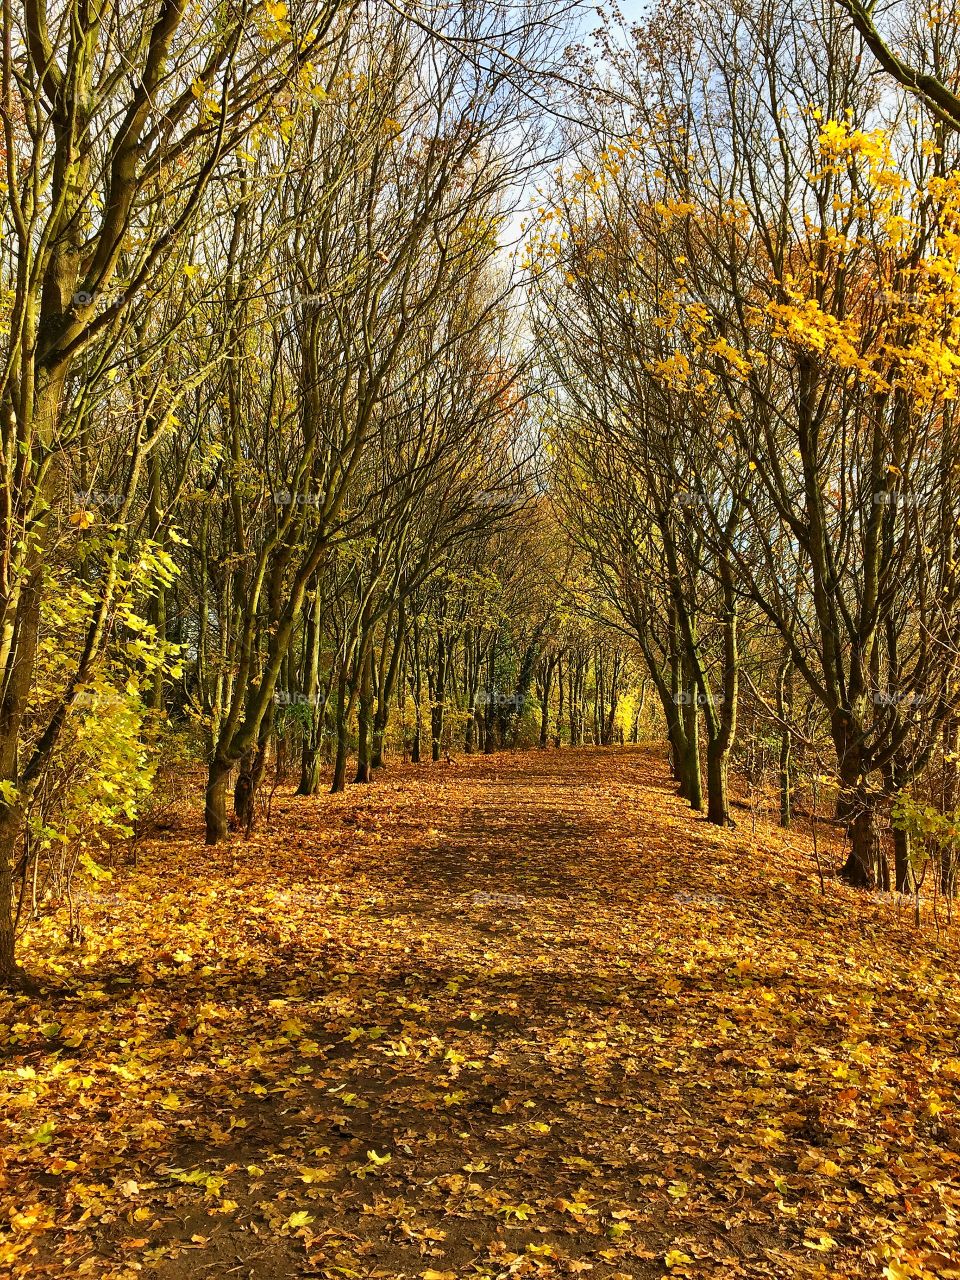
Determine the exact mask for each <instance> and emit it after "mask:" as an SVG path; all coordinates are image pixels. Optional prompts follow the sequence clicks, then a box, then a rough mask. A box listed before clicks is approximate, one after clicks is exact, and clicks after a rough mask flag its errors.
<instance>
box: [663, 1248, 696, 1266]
mask: <svg viewBox="0 0 960 1280" xmlns="http://www.w3.org/2000/svg"><path fill="white" fill-rule="evenodd" d="M663 1260H664V1262H665V1263H666V1265H667V1266H668V1267H670V1268H671V1269H672V1268H673V1267H686V1266H688V1265H689V1264H690V1263H691V1262H692V1261H693V1259H692V1258H691V1257H690V1255H689V1253H684V1252H683V1250H682V1249H671V1250H670V1251H669V1252H668V1253H665V1254H664V1255H663Z"/></svg>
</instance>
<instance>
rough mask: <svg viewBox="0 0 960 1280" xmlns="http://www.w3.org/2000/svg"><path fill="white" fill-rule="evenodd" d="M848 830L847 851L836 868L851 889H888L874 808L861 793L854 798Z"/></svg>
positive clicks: (886, 872)
mask: <svg viewBox="0 0 960 1280" xmlns="http://www.w3.org/2000/svg"><path fill="white" fill-rule="evenodd" d="M849 830H850V853H849V855H848V857H847V860H846V862H845V863H844V865H843V868H842V870H841V872H840V874H841V876H842V877H843V879H844V880H846V881H847V883H848V884H850V885H852V886H853V888H855V889H889V888H890V873H889V869H888V867H887V860H886V858H885V857H884V856H883V848H882V845H881V842H880V832H879V830H878V826H877V812H876V808H875V806H874V805H873V804H872V803H870V802H869V801H868V800H866V799H865V798H864V797H863V796H862V795H861V796H859V797H858V798H857V801H856V802H855V805H854V810H853V815H852V819H851V822H850V828H849Z"/></svg>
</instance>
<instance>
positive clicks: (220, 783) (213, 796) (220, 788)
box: [203, 756, 233, 844]
mask: <svg viewBox="0 0 960 1280" xmlns="http://www.w3.org/2000/svg"><path fill="white" fill-rule="evenodd" d="M232 768H233V766H232V764H231V763H230V762H229V761H227V760H224V759H223V758H222V757H220V756H214V758H213V759H212V760H211V761H210V766H209V769H208V770H207V791H206V797H205V802H204V810H203V812H204V821H205V823H206V841H207V844H219V843H220V841H221V840H226V838H227V830H228V828H227V782H228V781H229V778H230V770H231V769H232Z"/></svg>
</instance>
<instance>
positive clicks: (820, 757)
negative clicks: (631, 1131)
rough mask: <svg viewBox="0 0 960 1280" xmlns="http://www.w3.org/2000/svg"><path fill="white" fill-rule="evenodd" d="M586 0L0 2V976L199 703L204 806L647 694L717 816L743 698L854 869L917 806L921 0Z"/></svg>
mask: <svg viewBox="0 0 960 1280" xmlns="http://www.w3.org/2000/svg"><path fill="white" fill-rule="evenodd" d="M577 7H578V6H577V5H576V4H575V3H567V2H566V0H509V2H507V3H496V4H475V3H471V2H470V0H455V2H454V3H451V4H448V5H445V6H443V7H441V8H438V7H437V6H419V5H405V6H400V5H396V6H395V5H393V4H383V3H374V2H373V0H289V2H285V0H237V2H236V3H232V4H230V5H227V6H222V5H219V4H218V5H213V6H211V7H210V8H209V9H208V8H206V7H205V5H204V4H203V3H199V2H197V3H195V2H194V0H149V3H148V4H146V5H143V4H139V3H138V4H133V3H132V0H106V2H105V3H102V4H99V5H97V6H92V7H91V6H89V5H88V4H86V3H84V2H83V0H24V3H23V4H21V5H20V6H19V7H18V8H17V9H16V11H14V10H13V9H12V8H11V7H9V6H7V7H5V8H4V10H3V28H4V37H5V38H4V42H3V50H2V55H0V72H2V86H0V120H2V125H3V134H2V142H0V151H2V155H0V160H2V168H3V202H2V219H3V238H2V245H0V340H2V346H0V357H2V358H0V432H2V446H3V453H2V458H0V981H12V980H16V978H17V976H18V969H17V965H16V960H15V938H16V936H17V932H18V927H19V925H20V924H22V921H23V913H24V902H25V901H27V900H29V899H31V898H32V901H33V903H34V904H36V903H37V902H38V901H39V900H41V899H42V897H43V894H44V892H45V887H46V888H50V887H51V886H52V889H53V891H54V892H56V891H57V886H58V885H59V886H60V888H61V889H62V888H63V886H64V885H67V886H68V885H69V880H70V875H71V873H72V870H73V869H74V868H75V866H76V865H77V862H78V860H83V859H84V858H86V857H87V854H88V852H90V851H92V850H94V849H95V846H96V844H97V841H98V840H100V839H101V838H102V837H103V836H104V834H107V835H109V834H110V833H119V834H124V833H126V832H128V831H129V830H130V829H131V827H132V824H133V821H134V819H135V816H136V814H137V812H138V811H139V809H140V807H141V805H142V800H143V796H144V795H145V793H147V792H148V791H149V790H150V787H151V785H152V778H153V773H154V770H155V768H156V761H157V759H158V758H159V757H161V756H166V757H167V758H168V759H173V761H174V762H175V763H176V764H177V765H181V766H182V765H185V764H187V763H189V757H190V751H191V750H194V751H195V752H196V754H197V756H198V758H199V759H200V760H202V763H203V766H204V768H205V770H206V774H207V780H206V787H205V826H206V838H207V840H208V841H209V842H210V843H217V842H219V841H221V840H223V839H224V838H225V837H226V835H227V833H228V828H229V809H230V798H231V797H230V790H231V787H232V791H233V795H232V802H233V808H234V810H235V814H236V820H237V822H238V823H239V825H240V826H241V828H245V829H250V827H251V826H252V824H253V822H254V820H255V816H256V812H257V794H258V791H259V789H260V787H261V785H262V780H263V776H264V771H265V769H266V768H267V765H268V762H269V761H270V760H273V761H274V763H276V762H277V759H278V758H279V761H280V763H281V764H283V763H284V762H286V763H287V764H288V765H289V764H290V762H291V760H293V759H294V758H295V762H296V773H297V777H298V780H299V788H300V790H301V792H303V793H304V794H310V793H311V792H313V791H315V790H316V789H317V787H318V786H320V785H321V777H322V774H323V769H324V767H325V766H326V765H330V766H331V768H332V781H333V786H334V788H335V789H340V788H342V787H344V786H345V785H346V784H347V782H348V779H349V777H350V771H351V756H352V753H353V752H354V751H355V753H356V756H357V761H356V771H355V774H354V775H353V776H354V777H355V778H356V780H357V782H359V783H363V782H365V781H368V780H369V779H370V777H371V776H372V775H373V773H374V772H375V771H376V769H377V768H379V767H380V766H381V765H382V764H383V762H384V760H385V757H386V753H387V751H388V750H389V749H392V750H395V751H399V750H406V751H407V752H408V753H409V754H410V755H411V756H412V757H413V758H414V759H422V758H425V757H426V756H428V755H429V756H430V757H432V758H433V759H434V760H436V759H439V758H440V757H441V756H442V755H443V754H444V752H445V751H447V750H448V749H451V748H454V747H460V746H462V748H463V749H464V750H466V751H472V750H495V749H497V748H498V747H501V746H510V745H516V744H518V743H521V742H525V741H530V740H532V741H536V742H539V744H540V745H541V746H545V745H547V744H549V743H552V742H555V743H557V744H559V743H560V742H570V743H572V744H574V745H576V744H581V743H584V742H594V743H598V744H604V743H610V742H613V741H615V740H617V739H618V738H622V737H636V736H637V734H638V732H639V724H640V718H641V717H642V716H646V717H648V718H649V716H650V714H651V705H652V704H653V705H655V707H656V708H657V709H658V715H659V718H660V719H661V721H662V724H663V726H664V729H665V732H666V736H667V738H668V741H669V746H670V753H671V761H672V766H673V769H674V772H675V775H676V779H677V782H678V785H679V788H680V790H681V791H682V793H683V794H684V795H685V796H686V797H687V798H688V799H689V800H690V802H691V803H692V804H693V805H694V806H695V807H698V808H700V807H704V808H705V809H706V812H707V816H708V817H709V818H710V819H711V820H712V821H714V822H718V823H725V822H727V821H729V818H730V804H731V801H730V795H729V778H728V775H729V772H730V768H731V764H732V763H734V762H736V761H737V759H738V751H739V753H740V756H739V758H740V760H741V761H742V762H743V763H744V764H745V765H746V766H747V768H748V771H749V770H752V769H753V768H754V764H755V757H756V756H757V754H758V752H757V750H755V747H756V744H757V743H758V742H760V741H761V739H762V741H763V744H764V745H763V747H762V751H760V755H762V756H763V758H764V759H766V758H767V756H766V752H767V744H768V743H773V744H774V750H775V755H776V760H777V768H776V772H777V775H778V777H779V787H780V811H781V816H782V819H783V821H785V822H786V821H789V819H790V814H791V807H792V795H793V787H794V760H795V758H796V757H797V756H798V754H799V755H801V756H802V757H803V758H804V760H805V762H806V764H805V767H808V766H809V765H810V762H811V761H816V762H817V768H820V769H822V770H824V771H829V772H831V773H834V774H835V775H836V780H837V790H838V809H839V815H840V817H841V818H842V820H843V821H844V822H846V823H847V824H848V826H849V829H850V833H851V848H852V852H851V856H850V859H849V861H848V865H847V868H846V870H847V874H848V875H849V877H850V879H851V880H852V881H853V882H854V883H856V884H858V885H863V886H885V885H886V883H887V872H886V858H885V854H884V849H883V844H882V840H881V827H882V823H883V821H884V819H885V816H886V815H887V814H888V813H889V812H890V810H891V808H893V809H894V810H895V812H896V814H897V815H898V817H897V821H898V826H897V832H898V834H897V837H896V882H897V884H898V886H899V887H901V888H907V887H909V886H910V884H911V883H912V879H913V875H914V861H913V860H912V858H911V850H910V833H911V832H912V833H914V834H923V833H927V835H928V834H929V833H930V831H931V830H933V827H934V826H936V824H937V823H939V824H940V826H937V827H936V830H937V833H938V834H937V838H938V839H942V840H944V841H946V842H947V843H949V842H950V841H951V840H953V834H952V832H953V827H952V826H951V818H950V815H951V814H953V812H954V811H955V809H956V804H957V787H956V781H957V775H956V764H957V757H958V754H960V720H958V718H957V676H958V645H957V635H958V630H957V623H958V618H957V610H958V606H960V600H958V592H960V582H958V577H957V566H956V563H955V550H954V547H955V540H956V530H957V525H958V520H960V493H958V486H960V471H958V468H960V457H958V453H957V449H958V440H957V430H958V427H957V424H956V421H955V416H956V415H955V412H954V405H955V402H956V391H957V382H958V375H960V294H958V289H960V285H958V275H957V264H958V240H957V237H958V235H960V181H958V179H957V177H956V174H955V170H954V166H955V163H956V154H955V153H956V149H957V138H956V129H957V125H958V123H960V114H957V113H956V112H955V110H954V108H955V106H956V102H955V99H954V97H953V94H952V91H951V89H950V87H949V86H950V83H952V81H951V74H952V72H951V68H954V67H956V66H957V64H958V59H957V54H958V52H960V51H958V50H957V48H956V41H957V34H956V31H957V28H956V24H955V23H953V22H952V20H951V19H952V17H953V14H952V11H951V10H950V7H949V6H941V7H940V8H938V9H937V11H936V12H933V13H924V12H922V11H921V9H920V8H919V7H918V8H917V9H916V10H914V8H913V7H912V2H911V0H905V2H904V3H903V4H899V5H896V6H894V7H893V14H894V19H896V18H897V17H899V18H901V19H903V20H904V21H903V22H902V23H901V25H900V26H899V27H898V26H896V25H890V26H889V27H888V28H885V29H884V30H883V31H880V30H879V29H878V28H877V26H876V25H875V21H874V17H873V16H872V8H871V7H869V6H862V5H859V4H855V3H853V0H819V2H818V3H817V4H816V5H814V6H813V7H812V8H811V6H809V5H806V4H804V5H800V4H799V3H798V0H744V2H743V3H738V4H736V5H734V6H730V5H726V4H721V3H719V2H715V0H698V4H697V5H695V6H691V5H689V4H686V5H680V4H677V3H675V2H674V0H662V3H661V4H660V6H659V7H658V8H656V9H655V10H654V11H653V13H652V14H651V15H650V16H649V18H648V19H646V20H645V21H644V22H643V23H642V24H640V25H638V26H636V27H634V28H632V29H631V31H630V33H629V37H628V38H627V39H626V40H622V41H621V40H618V41H617V42H616V43H614V41H613V40H612V39H607V41H606V42H605V43H604V42H603V41H601V46H600V53H599V56H598V57H597V58H596V59H595V61H594V62H593V63H590V62H588V61H587V60H586V58H585V56H584V55H583V54H582V53H579V54H578V52H577V50H576V49H575V48H574V47H572V46H570V44H569V42H570V41H571V39H572V38H573V36H574V33H575V32H576V31H577V29H578V28H577ZM894 47H896V48H897V50H898V52H897V53H893V52H892V49H893V48H894ZM578 58H579V63H578ZM873 59H877V60H878V65H880V66H882V67H883V68H884V69H885V70H886V71H887V72H890V73H891V74H892V77H893V79H892V80H891V79H890V78H888V77H880V76H876V75H873V74H868V73H867V72H868V68H870V69H872V68H873V66H874V62H873ZM917 68H924V69H929V74H926V71H924V72H922V73H921V72H920V71H918V70H916V69H917ZM897 79H899V80H900V81H902V83H903V86H904V89H903V92H901V91H900V90H899V89H897V88H895V87H894V85H895V83H896V80H897ZM918 103H919V104H920V105H918ZM918 113H919V114H918ZM558 121H560V122H562V123H563V127H564V128H566V130H567V137H566V138H565V139H564V140H563V159H562V160H561V161H560V163H559V165H552V166H551V168H552V169H553V172H554V176H553V178H552V179H549V180H546V186H545V190H544V191H543V196H542V202H541V203H542V207H541V208H540V210H539V212H538V214H537V216H536V218H535V219H534V222H533V225H532V226H530V227H528V228H526V236H525V245H526V249H525V252H526V254H527V262H526V270H525V271H523V270H520V269H518V267H517V265H516V264H515V263H514V262H513V261H512V259H511V253H510V250H511V247H512V246H511V241H512V240H514V239H516V230H517V222H516V214H515V210H516V207H517V206H518V204H520V203H521V202H522V201H523V200H524V199H525V198H526V196H527V194H528V192H529V190H530V186H531V182H532V180H533V178H534V176H536V175H539V178H538V180H539V181H541V182H543V181H544V180H543V177H542V175H543V173H544V172H546V171H547V169H546V166H545V161H546V159H547V158H548V157H549V156H551V155H553V148H554V147H555V144H556V143H557V141H558V138H557V132H556V129H557V122H558ZM554 159H555V156H554ZM648 690H649V691H650V694H651V698H650V699H647V698H646V693H647V691H648ZM745 721H746V725H747V727H746V732H745V725H744V722H745ZM761 725H762V726H763V728H762V730H761V729H758V726H761ZM190 744H192V746H191V745H190ZM178 753H179V754H178ZM924 838H926V835H924ZM91 867H92V864H91ZM93 870H94V871H95V868H93Z"/></svg>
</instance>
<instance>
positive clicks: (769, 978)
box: [0, 748, 960, 1280]
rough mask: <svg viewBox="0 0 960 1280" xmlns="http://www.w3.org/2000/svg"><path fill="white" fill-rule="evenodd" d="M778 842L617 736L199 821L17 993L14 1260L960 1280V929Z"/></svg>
mask: <svg viewBox="0 0 960 1280" xmlns="http://www.w3.org/2000/svg"><path fill="white" fill-rule="evenodd" d="M752 826H753V822H752V818H751V814H750V812H749V811H748V810H747V809H746V808H743V809H738V826H737V827H735V828H725V829H718V828H711V827H710V825H709V824H708V823H706V822H705V821H704V820H703V819H702V818H697V817H695V816H693V815H691V814H690V811H689V809H688V807H687V806H686V804H685V803H684V802H683V801H681V800H679V799H678V798H677V796H676V795H675V790H674V787H673V786H672V784H670V783H669V781H668V779H667V774H666V770H665V767H664V765H663V762H662V761H661V759H660V758H659V755H658V754H656V753H651V752H648V751H645V750H639V749H626V750H616V751H612V752H611V751H606V750H603V749H590V748H587V749H583V750H579V751H568V750H560V751H554V750H550V751H546V752H526V753H507V754H503V755H499V756H494V757H490V756H486V757H472V758H469V759H466V758H464V759H462V760H461V761H460V762H459V763H457V764H454V765H450V766H444V765H438V766H434V767H433V768H432V769H427V770H426V771H423V770H418V769H416V768H415V767H404V766H398V767H397V768H396V770H391V771H389V772H388V773H387V774H385V775H381V776H380V777H379V779H378V781H377V783H376V785H375V786H373V787H371V788H368V789H364V790H361V791H357V790H354V791H351V792H350V793H348V794H347V795H337V796H333V795H323V796H317V797H307V798H303V797H293V796H291V795H290V794H289V793H286V794H283V795H281V796H278V798H277V801H276V803H275V814H274V820H273V825H272V826H271V828H270V830H269V832H268V833H266V834H263V835H260V836H254V837H252V838H250V839H249V840H247V841H242V842H235V843H231V844H229V845H223V846H218V847H217V848H216V849H215V850H213V851H211V850H209V849H208V848H206V847H205V846H204V845H203V843H202V834H203V833H202V829H201V827H200V823H199V815H197V814H192V815H189V816H181V818H180V819H179V821H178V823H177V829H176V831H175V832H173V833H169V834H167V835H165V836H164V837H163V838H161V839H158V840H151V841H147V842H145V843H144V844H143V845H141V847H140V849H139V854H138V865H137V866H135V867H134V866H131V865H120V866H117V867H116V868H115V870H114V872H113V875H112V879H110V880H109V881H105V882H101V883H100V884H99V885H98V886H97V887H96V890H95V891H94V892H93V893H92V894H91V895H90V900H89V902H88V903H87V905H86V908H85V930H86V940H85V943H84V945H83V946H82V947H81V948H80V949H79V950H77V951H75V952H73V953H68V954H66V955H65V954H64V952H63V950H62V949H61V948H58V947H53V946H51V945H49V933H48V930H49V926H48V927H47V928H46V929H43V928H42V929H40V931H39V932H40V936H39V937H37V938H35V939H32V941H31V945H32V950H33V954H34V955H35V956H40V957H42V962H41V963H40V965H39V972H40V974H41V980H42V990H41V992H40V993H38V994H34V995H26V994H24V995H19V996H17V997H15V998H13V999H10V998H8V999H7V1000H6V1002H5V1003H3V1004H0V1011H2V1016H0V1026H3V1027H5V1028H7V1027H9V1030H5V1031H4V1032H3V1033H2V1034H3V1043H2V1046H0V1050H2V1055H3V1056H2V1064H3V1073H2V1077H0V1079H2V1093H0V1115H2V1128H0V1144H2V1146H0V1151H2V1155H0V1158H2V1164H0V1170H2V1181H0V1195H2V1207H3V1212H2V1213H0V1223H2V1224H3V1226H2V1228H0V1240H2V1241H3V1243H0V1262H2V1263H3V1264H5V1266H6V1267H7V1268H8V1270H9V1271H10V1272H12V1273H14V1274H16V1275H18V1276H23V1277H38V1278H39V1277H61V1276H74V1275H76V1276H94V1277H98V1280H99V1278H101V1277H111V1278H114V1277H116V1278H118V1280H119V1278H120V1277H134V1276H138V1275H141V1274H149V1275H157V1276H159V1277H168V1278H170V1280H174V1278H179V1277H185V1276H194V1275H197V1276H203V1275H218V1276H226V1275H230V1276H238V1277H257V1278H260V1277H262V1278H264V1280H267V1278H271V1277H279V1276H291V1277H294V1276H323V1277H329V1278H330V1280H337V1278H338V1277H344V1276H345V1277H387V1276H389V1277H410V1278H411V1280H414V1278H415V1277H420V1278H427V1280H439V1278H440V1277H444V1280H469V1278H470V1277H488V1278H490V1280H493V1278H494V1277H508V1276H530V1277H535V1276H539V1277H544V1278H546V1277H553V1276H576V1275H585V1276H589V1277H596V1280H612V1278H613V1277H630V1278H631V1280H634V1278H636V1280H646V1278H647V1277H655V1276H662V1275H665V1274H670V1275H676V1276H681V1277H682V1276H691V1277H692V1276H697V1277H701V1276H702V1277H707V1276H710V1277H714V1276H715V1277H721V1276H724V1277H725V1276H755V1277H788V1276H789V1277H794V1276H797V1277H800V1276H811V1277H813V1276H865V1277H866V1276H878V1275H886V1276H889V1277H894V1278H898V1277H901V1276H908V1275H909V1276H930V1277H949V1276H950V1275H953V1274H957V1273H958V1272H957V1269H956V1267H955V1264H954V1263H953V1262H952V1259H955V1258H956V1257H957V1256H958V1244H957V1225H956V1224H957V1217H956V1215H957V1210H958V1204H960V1189H958V1183H957V1166H958V1162H960V1115H958V1100H957V1082H958V1080H960V1056H958V1053H957V1033H958V1028H960V991H958V988H957V984H956V980H955V974H956V971H957V961H958V944H957V933H956V926H955V925H954V926H953V927H951V928H943V929H941V930H939V931H938V930H937V929H936V927H935V922H934V920H933V918H932V914H931V911H930V908H929V904H927V903H925V904H924V910H923V919H922V922H921V924H920V925H919V927H916V926H915V925H914V922H913V914H912V908H911V906H910V905H909V904H907V905H906V906H905V907H898V906H897V900H896V896H895V895H877V896H876V897H875V898H871V899H869V900H865V899H864V897H863V895H862V894H858V893H857V892H856V891H854V890H852V889H850V888H848V887H846V886H844V885H843V884H842V883H841V882H840V881H838V880H837V879H836V878H835V877H834V876H833V875H832V874H830V875H828V876H827V879H826V882H825V893H824V894H823V895H822V896H821V895H820V893H819V889H818V882H817V872H816V866H815V863H814V856H813V851H812V847H811V843H810V839H809V834H805V833H804V831H803V824H802V822H800V823H798V825H797V827H796V829H794V830H793V831H791V832H789V833H786V834H785V833H784V832H782V831H781V830H780V829H779V828H777V827H774V826H772V825H771V824H770V822H769V821H768V820H767V818H765V817H763V816H762V815H761V817H760V819H759V821H758V822H757V825H756V837H755V838H752V834H751V829H752ZM821 852H822V855H823V856H824V857H825V859H826V861H827V864H828V865H827V870H828V871H830V870H832V867H833V865H835V863H836V861H837V858H838V855H839V846H838V843H837V840H836V839H833V840H832V841H827V842H826V844H825V846H821ZM941 923H943V921H941ZM45 939H47V941H45ZM8 1019H9V1020H8Z"/></svg>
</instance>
